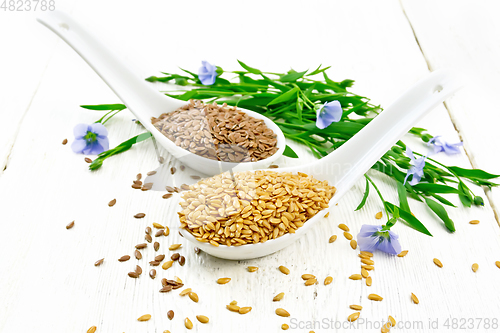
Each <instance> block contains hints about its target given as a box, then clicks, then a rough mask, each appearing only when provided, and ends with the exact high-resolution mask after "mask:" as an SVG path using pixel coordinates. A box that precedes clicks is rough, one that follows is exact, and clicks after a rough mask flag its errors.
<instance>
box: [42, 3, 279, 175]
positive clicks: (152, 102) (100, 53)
mask: <svg viewBox="0 0 500 333" xmlns="http://www.w3.org/2000/svg"><path fill="white" fill-rule="evenodd" d="M37 20H38V21H39V22H40V23H42V24H43V25H45V26H46V27H47V28H49V29H50V30H52V31H53V32H55V33H56V34H57V35H58V36H59V37H61V38H62V39H63V40H64V41H65V42H66V43H68V44H69V45H70V46H71V47H72V48H73V49H74V50H75V51H76V52H77V53H78V54H79V55H80V56H81V57H82V58H83V59H84V60H85V61H86V62H87V63H88V64H89V65H90V67H92V69H94V71H95V72H96V73H97V74H98V75H99V76H100V77H101V78H102V79H103V80H104V82H106V84H107V85H108V86H109V87H110V88H111V89H112V90H113V91H114V92H115V93H116V95H117V96H118V97H119V98H120V99H121V100H122V102H123V103H124V104H125V105H126V106H127V108H128V109H129V110H130V111H131V112H132V113H133V114H134V115H135V117H136V118H137V119H138V120H139V121H140V122H141V124H142V125H143V126H144V127H145V128H146V129H147V130H148V131H150V132H151V133H152V134H153V136H154V137H155V139H156V140H157V141H158V142H159V143H160V144H161V145H162V146H163V147H164V148H165V149H167V151H168V152H169V153H170V154H172V155H173V156H174V157H175V158H177V159H179V160H180V161H181V162H182V163H184V164H186V165H188V166H190V167H191V168H192V169H194V170H197V171H199V172H201V173H204V174H207V175H216V174H219V173H221V172H223V171H226V170H257V169H263V168H267V167H269V165H270V164H272V162H273V161H275V160H276V159H277V158H279V157H280V156H281V155H282V154H283V151H284V149H285V146H286V143H285V136H284V135H283V132H282V131H281V130H280V128H279V127H278V126H277V125H276V124H275V123H274V122H273V121H271V120H270V119H269V118H267V117H265V116H263V115H261V114H259V113H257V112H253V111H250V110H246V109H241V110H242V111H243V112H246V113H247V114H248V115H250V116H252V117H254V118H257V119H262V120H264V122H265V123H266V125H267V127H269V128H270V129H272V130H273V131H274V133H276V135H277V140H278V142H277V147H278V151H277V152H276V153H274V154H273V155H272V156H270V157H268V158H266V159H263V160H260V161H256V162H244V163H231V162H221V161H215V160H211V159H208V158H205V157H202V156H199V155H196V154H192V153H191V152H189V151H187V150H185V149H182V148H181V147H179V146H177V145H175V144H174V143H173V142H172V141H170V140H169V139H168V138H167V137H166V136H165V135H163V134H162V133H160V132H159V131H158V130H157V129H156V128H155V127H154V126H153V124H151V117H158V116H159V115H161V114H162V113H168V112H172V111H175V110H176V109H178V108H179V107H181V106H183V105H186V104H187V102H183V101H180V100H177V99H175V98H171V97H168V96H165V95H164V94H162V93H160V92H159V91H157V90H155V89H153V87H152V86H151V85H150V84H148V83H147V82H146V81H145V80H144V79H143V78H139V77H138V76H136V75H135V74H134V73H132V71H131V70H130V67H129V66H127V65H126V64H125V63H124V62H123V61H122V60H121V59H119V58H118V57H116V56H115V55H114V54H113V52H111V51H110V50H109V49H108V48H107V47H106V46H105V45H104V44H103V43H101V42H100V41H99V40H98V39H97V38H96V37H95V36H93V35H92V34H91V33H89V32H88V31H86V30H85V29H84V28H83V27H82V26H81V25H79V24H78V23H77V22H75V21H74V20H73V19H72V18H71V17H70V16H69V15H67V14H65V13H63V12H59V11H53V12H45V13H43V14H41V15H40V16H39V17H38V18H37Z"/></svg>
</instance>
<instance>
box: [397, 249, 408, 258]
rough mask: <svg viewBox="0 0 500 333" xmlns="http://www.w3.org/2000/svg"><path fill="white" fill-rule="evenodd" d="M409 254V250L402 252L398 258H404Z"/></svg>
mask: <svg viewBox="0 0 500 333" xmlns="http://www.w3.org/2000/svg"><path fill="white" fill-rule="evenodd" d="M407 254H408V250H404V251H401V252H400V253H399V254H398V257H400V258H402V257H404V256H406V255H407Z"/></svg>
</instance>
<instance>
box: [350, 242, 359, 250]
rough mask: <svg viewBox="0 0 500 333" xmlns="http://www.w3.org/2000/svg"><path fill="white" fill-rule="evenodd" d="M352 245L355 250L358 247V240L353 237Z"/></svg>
mask: <svg viewBox="0 0 500 333" xmlns="http://www.w3.org/2000/svg"><path fill="white" fill-rule="evenodd" d="M350 245H351V247H352V249H353V250H356V249H357V247H358V242H356V240H354V239H351V242H350Z"/></svg>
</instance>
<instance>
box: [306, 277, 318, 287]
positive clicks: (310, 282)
mask: <svg viewBox="0 0 500 333" xmlns="http://www.w3.org/2000/svg"><path fill="white" fill-rule="evenodd" d="M316 282H318V281H317V280H316V278H312V279H309V280H306V282H304V284H305V285H306V286H312V285H313V284H316Z"/></svg>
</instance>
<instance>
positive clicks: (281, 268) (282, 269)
mask: <svg viewBox="0 0 500 333" xmlns="http://www.w3.org/2000/svg"><path fill="white" fill-rule="evenodd" d="M278 268H279V270H280V272H281V273H283V274H285V275H288V274H290V270H289V269H288V268H286V267H285V266H280V267H278Z"/></svg>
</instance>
